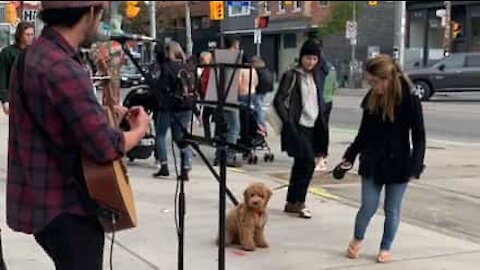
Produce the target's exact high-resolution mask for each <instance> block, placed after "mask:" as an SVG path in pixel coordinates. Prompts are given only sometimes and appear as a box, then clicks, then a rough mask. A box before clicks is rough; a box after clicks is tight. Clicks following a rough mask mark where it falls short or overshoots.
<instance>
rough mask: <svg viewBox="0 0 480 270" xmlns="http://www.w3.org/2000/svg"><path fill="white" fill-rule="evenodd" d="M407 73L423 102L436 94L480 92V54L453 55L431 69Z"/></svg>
mask: <svg viewBox="0 0 480 270" xmlns="http://www.w3.org/2000/svg"><path fill="white" fill-rule="evenodd" d="M406 73H407V74H408V76H409V77H410V79H411V80H412V82H413V83H414V85H415V91H416V92H417V94H418V95H419V96H420V97H421V99H422V100H428V99H430V98H431V97H432V96H433V94H435V93H436V92H466V91H480V53H453V54H451V55H450V56H448V57H445V58H443V59H442V60H440V61H438V62H437V63H435V64H434V65H432V66H430V67H426V68H420V69H414V70H409V71H406Z"/></svg>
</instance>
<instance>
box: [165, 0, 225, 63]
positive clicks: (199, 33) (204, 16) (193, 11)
mask: <svg viewBox="0 0 480 270" xmlns="http://www.w3.org/2000/svg"><path fill="white" fill-rule="evenodd" d="M190 2H191V3H190V5H189V6H190V17H191V27H192V40H193V55H196V56H198V55H199V54H200V53H201V52H202V51H206V50H208V49H209V43H211V42H215V44H219V41H220V40H219V38H220V36H219V31H220V23H219V22H216V21H211V20H210V19H209V2H208V1H194V2H193V3H192V1H190ZM185 4H186V1H178V2H172V1H156V5H157V6H156V8H157V28H158V33H157V38H158V39H159V40H161V41H164V42H165V41H168V40H171V39H173V40H176V41H178V42H179V43H180V44H182V46H183V47H184V48H185V47H186V21H185Z"/></svg>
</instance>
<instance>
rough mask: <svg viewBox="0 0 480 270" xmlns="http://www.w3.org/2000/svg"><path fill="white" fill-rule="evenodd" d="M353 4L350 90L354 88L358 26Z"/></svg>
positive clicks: (355, 9) (354, 3) (355, 6)
mask: <svg viewBox="0 0 480 270" xmlns="http://www.w3.org/2000/svg"><path fill="white" fill-rule="evenodd" d="M352 2H353V11H352V13H353V14H352V21H353V24H354V25H355V28H356V29H355V36H354V37H352V38H351V39H350V46H351V49H352V51H351V54H350V55H351V59H350V74H349V79H350V88H355V78H354V77H355V68H356V62H357V60H356V55H355V54H356V47H357V37H358V24H357V4H356V1H352Z"/></svg>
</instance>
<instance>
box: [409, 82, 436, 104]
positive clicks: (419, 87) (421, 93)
mask: <svg viewBox="0 0 480 270" xmlns="http://www.w3.org/2000/svg"><path fill="white" fill-rule="evenodd" d="M413 92H414V93H415V94H416V95H417V96H418V97H419V98H420V100H422V101H426V100H429V99H430V98H431V97H432V94H433V93H432V88H431V87H430V85H428V83H426V82H424V81H416V82H414V87H413Z"/></svg>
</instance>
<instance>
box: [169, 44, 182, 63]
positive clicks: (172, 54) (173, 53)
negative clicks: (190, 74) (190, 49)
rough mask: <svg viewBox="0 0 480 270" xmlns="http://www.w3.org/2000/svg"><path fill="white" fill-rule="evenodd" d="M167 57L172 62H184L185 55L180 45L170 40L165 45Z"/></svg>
mask: <svg viewBox="0 0 480 270" xmlns="http://www.w3.org/2000/svg"><path fill="white" fill-rule="evenodd" d="M166 51H167V58H168V59H169V60H170V61H172V62H184V61H185V60H186V59H187V57H186V56H185V53H184V52H183V49H182V46H181V45H180V43H178V42H176V41H170V42H168V43H167V46H166Z"/></svg>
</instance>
